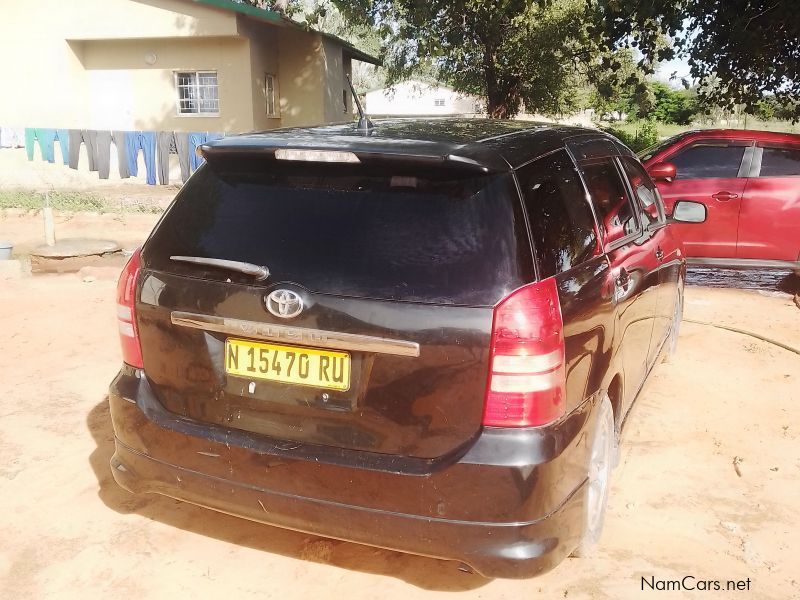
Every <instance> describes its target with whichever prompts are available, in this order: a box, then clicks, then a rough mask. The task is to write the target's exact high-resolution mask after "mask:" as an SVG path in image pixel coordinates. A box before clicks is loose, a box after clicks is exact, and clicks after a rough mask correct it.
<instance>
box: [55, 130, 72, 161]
mask: <svg viewBox="0 0 800 600" xmlns="http://www.w3.org/2000/svg"><path fill="white" fill-rule="evenodd" d="M56 140H57V141H58V145H59V146H60V147H61V160H62V161H63V162H64V164H65V165H68V164H69V130H68V129H56ZM53 159H54V160H55V153H54V154H53Z"/></svg>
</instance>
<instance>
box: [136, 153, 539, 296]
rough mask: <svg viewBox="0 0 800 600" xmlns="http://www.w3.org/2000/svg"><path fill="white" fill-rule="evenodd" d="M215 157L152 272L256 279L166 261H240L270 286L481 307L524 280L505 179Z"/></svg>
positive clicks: (517, 224) (148, 260) (152, 252)
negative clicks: (256, 268) (263, 270)
mask: <svg viewBox="0 0 800 600" xmlns="http://www.w3.org/2000/svg"><path fill="white" fill-rule="evenodd" d="M216 161H217V162H215V163H214V164H213V165H209V164H207V165H205V166H203V167H202V168H201V169H200V170H199V171H198V172H197V173H196V174H195V175H194V176H193V177H192V178H191V179H190V180H189V182H188V183H187V184H186V186H185V187H184V188H183V190H182V191H181V192H180V193H179V194H178V196H177V197H176V199H175V202H174V203H173V205H172V206H171V208H170V209H169V210H168V212H167V214H166V215H165V217H164V219H163V220H162V222H161V223H160V225H159V226H158V228H157V229H156V231H155V232H154V233H153V236H152V237H151V239H150V240H149V241H148V243H147V244H146V246H145V249H144V259H145V265H146V266H148V267H150V268H155V269H158V270H166V271H169V272H173V273H180V274H187V275H192V276H196V277H203V278H209V279H218V280H222V281H224V280H226V279H228V278H230V279H231V280H232V281H237V282H252V280H251V279H248V278H247V277H246V276H236V275H234V274H231V273H229V272H227V271H221V270H214V269H208V268H205V267H197V266H195V265H186V264H180V263H177V262H174V261H170V260H169V257H170V256H173V255H184V256H201V257H206V258H220V259H227V260H238V261H246V262H251V263H255V264H258V265H265V266H266V267H267V268H268V269H269V270H270V273H271V276H270V278H269V280H267V281H266V282H264V285H273V284H275V283H278V282H292V283H295V284H299V285H301V286H303V287H305V288H306V289H308V290H310V291H313V292H318V293H324V294H336V295H345V296H359V297H371V298H383V299H396V300H408V301H420V302H437V303H452V304H476V305H481V304H493V303H494V302H496V301H498V300H499V299H500V298H501V297H502V296H503V295H504V294H505V293H507V292H508V291H510V290H512V289H514V288H515V287H518V286H519V285H521V284H522V283H525V281H524V280H525V275H526V273H529V268H530V267H529V264H530V258H529V252H530V251H529V249H527V258H526V247H525V244H527V239H526V238H525V237H524V236H518V235H516V233H515V232H516V231H517V230H519V231H524V225H522V221H521V217H520V216H519V210H520V209H519V206H518V202H517V201H515V200H514V199H515V196H514V193H515V192H514V188H513V187H512V185H513V184H512V180H511V177H510V175H508V174H501V175H492V176H480V177H476V176H473V175H467V176H465V175H464V174H463V173H454V172H449V173H448V172H442V171H441V170H438V171H437V170H433V169H424V170H420V169H419V168H416V169H413V170H412V169H410V168H409V167H404V168H399V167H398V168H388V167H386V166H378V165H370V166H366V165H349V164H318V163H287V162H279V161H274V160H269V159H262V160H255V159H254V160H244V161H243V160H242V159H236V160H235V161H234V160H232V159H230V158H226V159H220V158H217V159H216ZM521 240H524V242H522V241H521Z"/></svg>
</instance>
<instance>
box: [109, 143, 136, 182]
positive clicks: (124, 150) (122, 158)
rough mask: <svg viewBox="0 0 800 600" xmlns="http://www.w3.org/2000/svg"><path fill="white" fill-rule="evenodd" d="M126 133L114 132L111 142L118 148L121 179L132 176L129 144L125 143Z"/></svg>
mask: <svg viewBox="0 0 800 600" xmlns="http://www.w3.org/2000/svg"><path fill="white" fill-rule="evenodd" d="M125 134H126V132H125V131H112V132H111V140H112V141H113V142H114V146H116V148H117V161H118V162H119V176H120V179H128V178H129V177H130V176H131V174H130V172H129V171H128V144H127V143H126V142H125Z"/></svg>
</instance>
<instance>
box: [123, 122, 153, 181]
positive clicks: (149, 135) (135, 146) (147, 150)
mask: <svg viewBox="0 0 800 600" xmlns="http://www.w3.org/2000/svg"><path fill="white" fill-rule="evenodd" d="M125 140H126V145H127V147H128V171H129V172H130V174H131V175H132V176H134V177H136V176H137V175H138V174H139V165H138V163H137V161H138V159H139V150H141V151H142V153H143V155H144V164H145V168H146V169H147V184H148V185H155V184H156V134H155V132H154V131H128V132H126V134H125Z"/></svg>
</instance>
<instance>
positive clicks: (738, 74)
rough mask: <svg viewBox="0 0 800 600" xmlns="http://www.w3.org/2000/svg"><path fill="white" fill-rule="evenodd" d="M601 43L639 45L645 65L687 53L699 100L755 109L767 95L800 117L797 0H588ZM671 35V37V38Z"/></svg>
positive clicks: (596, 37)
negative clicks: (699, 84)
mask: <svg viewBox="0 0 800 600" xmlns="http://www.w3.org/2000/svg"><path fill="white" fill-rule="evenodd" d="M586 2H587V6H589V7H590V10H592V11H593V13H594V17H593V22H594V26H593V28H592V33H593V35H594V36H595V39H596V40H597V43H598V44H601V45H612V46H615V47H633V48H637V49H638V50H639V51H641V52H642V54H643V59H642V61H641V67H642V68H643V69H644V70H645V71H647V72H650V73H652V71H653V66H654V65H655V63H656V62H657V61H660V60H669V59H671V58H674V57H675V56H678V55H680V56H684V57H685V58H686V59H687V60H688V63H689V66H690V68H691V75H692V77H693V78H695V79H696V80H697V81H699V82H700V83H701V84H702V83H705V82H708V81H710V80H713V82H714V85H705V86H702V87H701V90H700V95H701V99H702V100H703V101H704V102H705V103H708V104H717V105H719V106H721V107H723V108H726V109H728V110H732V109H733V107H735V106H736V105H744V107H745V109H746V110H747V111H748V112H751V113H753V112H756V111H757V109H758V103H759V102H760V101H761V100H762V98H764V97H765V95H772V96H774V98H775V99H776V100H777V102H778V103H779V104H781V105H784V106H786V105H788V106H791V115H792V116H793V118H795V119H798V118H800V17H799V16H798V5H797V3H796V1H795V0H650V1H648V2H642V1H641V0H586ZM667 38H669V39H671V40H672V42H673V43H672V44H668V43H665V39H667Z"/></svg>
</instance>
